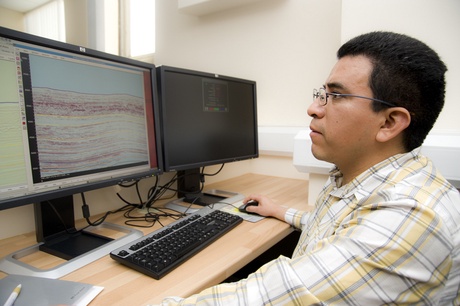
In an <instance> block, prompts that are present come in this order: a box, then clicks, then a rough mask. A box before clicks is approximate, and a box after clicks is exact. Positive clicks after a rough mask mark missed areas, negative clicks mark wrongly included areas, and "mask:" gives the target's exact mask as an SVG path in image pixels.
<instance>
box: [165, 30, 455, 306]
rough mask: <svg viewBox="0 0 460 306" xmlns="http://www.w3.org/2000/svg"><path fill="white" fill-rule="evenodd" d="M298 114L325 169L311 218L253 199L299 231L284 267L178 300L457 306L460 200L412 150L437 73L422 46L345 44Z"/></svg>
mask: <svg viewBox="0 0 460 306" xmlns="http://www.w3.org/2000/svg"><path fill="white" fill-rule="evenodd" d="M337 55H338V62H337V63H336V65H335V66H334V67H333V69H332V71H331V73H330V75H329V77H328V79H327V80H326V82H325V84H324V85H323V87H322V88H320V89H319V90H314V101H313V103H312V104H311V105H310V107H309V108H308V115H310V116H311V117H312V121H311V125H310V128H311V134H310V136H311V140H312V148H311V149H312V152H313V154H314V156H315V157H317V158H318V159H321V160H325V161H328V162H331V163H333V164H335V166H336V167H335V168H334V169H333V170H332V171H331V173H330V178H329V180H328V182H327V183H326V185H325V187H324V188H323V190H322V192H321V193H320V194H319V196H318V199H317V201H316V204H315V205H316V206H315V210H314V211H312V212H311V213H307V212H301V211H297V210H294V209H287V208H284V207H281V206H278V205H275V204H274V203H273V202H272V201H271V200H269V199H268V198H266V197H264V196H260V195H252V196H250V197H248V198H247V199H246V201H248V200H249V199H252V200H256V201H258V202H259V205H258V206H255V207H254V206H252V207H249V208H248V211H252V212H256V213H259V214H261V215H264V216H272V217H276V218H278V219H281V220H285V221H286V222H288V223H290V224H292V225H293V226H294V227H296V228H298V229H300V230H302V234H301V237H300V239H299V242H298V245H297V247H296V249H295V251H294V254H293V256H292V259H290V258H286V257H283V256H282V257H279V258H278V259H276V260H274V261H272V262H269V263H267V264H266V265H264V266H262V267H261V268H260V269H259V270H258V271H256V272H255V273H253V274H251V275H249V277H248V278H247V279H244V280H241V281H238V282H236V283H229V284H221V285H218V286H215V287H212V288H209V289H207V290H204V291H203V292H201V293H199V294H197V295H194V296H192V297H190V298H188V299H179V298H169V299H165V300H164V302H163V304H164V305H174V304H176V303H180V304H184V305H188V304H203V305H211V304H216V305H267V304H270V305H311V304H324V305H329V304H336V305H382V304H388V303H394V304H395V305H399V304H418V305H453V304H455V305H459V304H460V297H459V289H460V195H459V192H458V191H457V190H456V189H455V188H454V187H452V185H451V184H449V183H448V182H447V181H446V180H445V179H444V178H443V177H442V175H441V174H440V173H439V172H438V171H437V170H436V168H435V167H434V166H433V164H432V162H431V161H430V160H429V159H428V158H426V157H424V156H422V155H421V154H420V149H419V147H420V146H421V144H422V142H423V140H424V139H425V137H426V135H427V134H428V132H429V131H430V130H431V128H432V127H433V124H434V123H435V121H436V118H437V117H438V115H439V113H440V111H441V109H442V107H443V104H444V91H445V80H444V74H445V72H446V70H447V69H446V67H445V65H444V63H443V62H442V61H441V60H440V59H439V57H438V55H437V54H436V53H435V52H434V51H433V50H431V49H430V48H429V47H428V46H426V45H425V44H424V43H422V42H420V41H418V40H415V39H413V38H410V37H408V36H405V35H400V34H395V33H390V32H373V33H369V34H364V35H361V36H358V37H356V38H354V39H352V40H350V41H349V42H347V43H345V44H344V45H343V46H342V47H341V48H340V49H339V51H338V53H337Z"/></svg>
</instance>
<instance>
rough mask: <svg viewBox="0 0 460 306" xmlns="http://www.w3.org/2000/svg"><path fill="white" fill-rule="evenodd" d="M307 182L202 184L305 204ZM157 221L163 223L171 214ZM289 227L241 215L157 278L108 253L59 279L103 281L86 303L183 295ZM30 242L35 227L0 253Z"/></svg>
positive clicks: (221, 276) (262, 179)
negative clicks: (242, 218)
mask: <svg viewBox="0 0 460 306" xmlns="http://www.w3.org/2000/svg"><path fill="white" fill-rule="evenodd" d="M307 184H308V183H307V181H304V180H297V179H287V178H280V177H271V176H263V175H256V174H246V175H243V176H240V177H236V178H233V179H229V180H225V181H221V182H219V183H214V184H210V185H208V186H206V187H207V189H222V190H228V191H233V192H239V193H242V194H245V195H248V194H252V193H260V194H264V195H267V196H269V197H271V198H272V199H273V200H274V201H275V202H277V203H279V204H280V205H285V206H288V207H295V208H299V209H308V206H307V187H308V186H307ZM107 221H108V222H112V223H118V224H123V222H124V218H123V216H122V215H121V214H116V215H114V216H109V218H108V220H107ZM161 221H162V223H163V224H168V223H170V222H173V221H174V220H172V219H164V220H161ZM159 227H160V225H159V224H158V225H156V226H154V227H153V228H148V229H141V231H143V232H144V233H145V234H146V233H149V232H151V231H153V230H155V229H158V228H159ZM291 231H292V229H291V228H290V227H289V226H288V225H287V224H286V223H284V222H281V221H279V220H276V219H272V218H267V219H264V220H262V221H259V222H257V223H250V222H246V221H244V222H243V223H242V224H240V225H238V226H237V227H236V228H234V229H233V230H231V231H230V232H229V233H227V234H226V235H224V236H223V237H221V238H219V239H218V240H217V241H215V242H214V243H212V244H211V245H210V246H208V247H207V248H205V249H204V250H202V251H201V252H200V253H198V254H196V255H195V256H193V257H192V258H190V259H189V260H187V261H186V262H185V263H183V264H182V265H180V266H179V267H178V268H176V269H175V270H173V271H172V272H171V273H169V274H168V275H166V276H165V277H163V278H162V279H161V280H155V279H153V278H151V277H148V276H145V275H143V274H141V273H139V272H137V271H134V270H132V269H130V268H128V267H126V266H123V265H121V264H119V263H117V262H116V261H114V260H113V259H111V258H110V257H109V255H107V256H104V257H103V258H101V259H99V260H97V261H95V262H93V263H91V264H89V265H87V266H85V267H83V268H80V269H78V270H76V271H74V272H72V273H70V274H68V275H65V276H64V277H62V279H64V280H72V281H79V282H85V283H90V284H93V285H98V286H103V287H104V290H103V291H102V292H101V293H100V294H99V295H98V296H97V297H96V298H95V299H94V301H93V302H92V303H91V305H147V304H155V303H159V302H160V301H161V299H162V298H164V297H165V296H171V295H173V296H183V297H186V296H189V295H191V294H194V293H196V292H199V291H201V290H203V289H205V288H207V287H210V286H212V285H215V284H218V283H220V282H222V281H223V280H225V279H226V278H227V277H229V276H230V275H232V274H233V273H235V272H236V271H238V270H239V269H241V268H242V267H244V266H245V265H246V264H248V263H249V262H251V261H252V260H253V259H255V258H256V257H257V256H259V255H260V254H262V253H263V252H265V251H266V250H268V249H269V248H270V247H272V246H273V245H274V244H276V243H277V242H278V241H280V240H281V239H283V238H284V237H286V236H287V235H288V234H289V233H290V232H291ZM35 243H36V241H35V233H30V234H26V235H19V236H15V237H12V238H7V239H3V240H0V257H3V256H5V255H7V254H10V253H12V252H14V251H17V250H19V249H22V248H25V247H27V246H29V245H33V244H35ZM49 257H51V256H49V255H46V256H45V255H44V253H41V252H37V253H36V254H33V255H30V256H29V258H26V259H25V260H27V262H28V263H30V264H34V265H35V266H37V267H47V265H51V266H52V265H55V264H56V263H55V262H51V261H50V260H49ZM54 261H56V259H55V258H54ZM4 276H5V274H4V273H2V272H0V278H2V277H4Z"/></svg>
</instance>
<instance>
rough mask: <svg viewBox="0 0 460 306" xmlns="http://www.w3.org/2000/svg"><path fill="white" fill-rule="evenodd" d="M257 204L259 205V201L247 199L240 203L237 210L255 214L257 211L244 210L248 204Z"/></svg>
mask: <svg viewBox="0 0 460 306" xmlns="http://www.w3.org/2000/svg"><path fill="white" fill-rule="evenodd" d="M257 205H259V202H257V201H256V200H249V201H247V202H246V203H244V204H243V205H241V206H240V207H239V208H238V210H239V211H241V212H244V213H247V214H252V215H257V213H255V212H249V211H246V207H248V206H257Z"/></svg>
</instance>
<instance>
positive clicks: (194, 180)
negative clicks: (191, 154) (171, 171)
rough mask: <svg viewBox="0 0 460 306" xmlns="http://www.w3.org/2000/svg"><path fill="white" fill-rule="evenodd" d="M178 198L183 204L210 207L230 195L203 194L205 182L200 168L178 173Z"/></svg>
mask: <svg viewBox="0 0 460 306" xmlns="http://www.w3.org/2000/svg"><path fill="white" fill-rule="evenodd" d="M177 176H178V180H177V190H178V191H177V196H178V198H181V200H182V201H183V202H186V203H190V204H194V205H200V206H208V205H211V204H215V203H218V202H220V201H222V200H224V199H225V198H228V197H229V195H228V194H219V193H210V192H204V193H202V192H201V185H202V183H203V182H204V178H203V177H202V174H201V171H200V168H194V169H187V170H182V171H178V172H177Z"/></svg>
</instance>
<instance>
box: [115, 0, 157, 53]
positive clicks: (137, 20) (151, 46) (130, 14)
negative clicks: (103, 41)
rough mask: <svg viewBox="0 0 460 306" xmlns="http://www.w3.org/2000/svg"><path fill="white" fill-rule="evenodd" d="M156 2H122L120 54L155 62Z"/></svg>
mask: <svg viewBox="0 0 460 306" xmlns="http://www.w3.org/2000/svg"><path fill="white" fill-rule="evenodd" d="M154 52H155V1H153V0H120V54H121V55H123V56H127V57H134V58H137V59H141V60H148V61H150V60H153V53H154Z"/></svg>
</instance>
